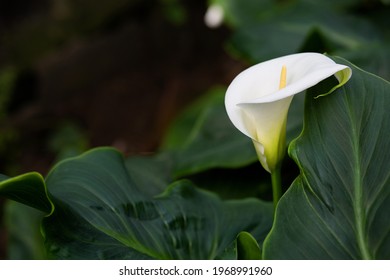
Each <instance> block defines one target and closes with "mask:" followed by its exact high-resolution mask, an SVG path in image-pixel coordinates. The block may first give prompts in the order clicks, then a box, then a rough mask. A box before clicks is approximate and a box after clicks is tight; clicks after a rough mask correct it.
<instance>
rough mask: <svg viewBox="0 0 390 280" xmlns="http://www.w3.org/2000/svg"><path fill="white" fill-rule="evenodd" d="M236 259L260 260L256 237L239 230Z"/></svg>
mask: <svg viewBox="0 0 390 280" xmlns="http://www.w3.org/2000/svg"><path fill="white" fill-rule="evenodd" d="M237 259H238V260H261V250H260V247H259V244H257V241H256V239H255V238H254V237H253V236H252V235H251V234H250V233H248V232H240V234H239V235H238V236H237Z"/></svg>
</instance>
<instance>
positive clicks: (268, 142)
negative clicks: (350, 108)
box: [225, 53, 352, 173]
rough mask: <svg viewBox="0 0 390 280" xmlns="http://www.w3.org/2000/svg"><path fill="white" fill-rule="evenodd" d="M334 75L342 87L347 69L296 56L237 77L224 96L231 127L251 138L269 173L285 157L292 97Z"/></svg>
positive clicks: (328, 61)
mask: <svg viewBox="0 0 390 280" xmlns="http://www.w3.org/2000/svg"><path fill="white" fill-rule="evenodd" d="M332 75H335V76H336V78H337V80H338V81H339V84H338V85H337V86H336V87H335V88H333V89H331V90H330V91H329V93H330V92H332V91H333V90H334V89H336V88H338V87H340V86H342V85H344V84H345V83H346V82H347V81H348V80H349V78H350V77H351V75H352V71H351V69H350V68H349V67H348V66H345V65H340V64H337V63H335V62H334V61H333V60H332V59H330V58H329V57H327V56H325V55H322V54H319V53H299V54H293V55H288V56H283V57H279V58H276V59H272V60H269V61H266V62H263V63H259V64H257V65H254V66H252V67H250V68H248V69H246V70H245V71H243V72H242V73H240V74H239V75H238V76H237V77H236V78H235V79H234V80H233V81H232V83H231V84H230V86H229V87H228V89H227V92H226V96H225V106H226V110H227V114H228V116H229V118H230V120H231V121H232V123H233V124H234V125H235V126H236V127H237V128H238V129H239V130H240V131H241V132H242V133H244V134H245V135H247V136H248V137H250V138H252V140H253V143H254V145H255V148H256V152H257V154H258V157H259V160H260V162H261V164H262V166H263V167H264V168H265V169H266V170H267V171H268V172H270V173H272V172H273V171H274V170H275V169H276V168H277V166H278V165H279V163H280V161H281V160H282V158H283V157H284V153H285V145H286V144H285V138H286V123H287V113H288V109H289V107H290V103H291V101H292V98H293V96H294V95H295V94H297V93H300V92H302V91H304V90H306V89H308V88H310V87H312V86H314V85H316V84H317V83H319V82H320V81H322V80H324V79H326V78H328V77H330V76H332Z"/></svg>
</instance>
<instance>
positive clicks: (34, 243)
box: [4, 200, 47, 260]
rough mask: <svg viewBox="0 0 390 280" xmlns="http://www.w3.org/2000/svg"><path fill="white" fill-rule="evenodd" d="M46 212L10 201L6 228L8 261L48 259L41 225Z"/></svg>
mask: <svg viewBox="0 0 390 280" xmlns="http://www.w3.org/2000/svg"><path fill="white" fill-rule="evenodd" d="M44 215H45V214H44V212H41V211H39V210H36V209H34V208H32V207H29V206H26V205H24V204H21V203H18V202H15V201H13V200H8V201H7V203H6V205H5V213H4V217H5V222H4V223H5V226H6V229H7V232H8V236H9V238H8V259H10V260H42V259H46V258H47V256H46V250H45V247H44V242H43V236H42V234H41V232H40V223H41V221H42V218H43V217H44Z"/></svg>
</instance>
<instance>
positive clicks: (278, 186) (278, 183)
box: [271, 167, 282, 209]
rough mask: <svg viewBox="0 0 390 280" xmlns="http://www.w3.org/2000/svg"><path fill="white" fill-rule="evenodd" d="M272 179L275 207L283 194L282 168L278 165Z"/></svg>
mask: <svg viewBox="0 0 390 280" xmlns="http://www.w3.org/2000/svg"><path fill="white" fill-rule="evenodd" d="M271 181H272V197H273V201H274V209H276V205H278V202H279V199H280V197H281V196H282V177H281V168H280V167H277V168H275V170H273V171H272V173H271Z"/></svg>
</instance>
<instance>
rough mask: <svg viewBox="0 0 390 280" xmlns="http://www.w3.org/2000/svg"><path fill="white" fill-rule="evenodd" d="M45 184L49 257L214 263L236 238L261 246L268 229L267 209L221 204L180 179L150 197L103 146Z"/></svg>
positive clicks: (247, 203)
mask: <svg viewBox="0 0 390 280" xmlns="http://www.w3.org/2000/svg"><path fill="white" fill-rule="evenodd" d="M149 177H153V174H152V173H150V174H149ZM46 183H47V187H48V190H49V193H50V195H51V197H52V198H53V202H54V203H55V205H56V211H55V212H54V214H53V215H52V216H50V217H49V218H47V219H46V220H45V222H44V225H45V226H44V229H45V235H46V240H47V246H48V249H49V252H50V254H51V255H53V257H59V258H92V259H96V258H123V256H126V257H127V258H154V259H214V258H221V257H222V256H223V255H224V254H225V251H226V250H227V248H229V247H230V246H231V245H232V244H233V242H234V240H235V237H236V236H237V234H238V233H239V232H241V231H248V232H250V233H251V234H252V235H253V236H255V237H256V240H257V241H259V242H260V243H262V240H263V239H264V237H265V235H266V234H267V232H268V231H269V229H270V226H271V223H272V206H271V205H270V203H264V202H261V201H259V200H257V199H245V200H236V201H222V200H221V199H219V198H218V197H217V196H216V195H214V194H212V193H210V192H206V191H202V190H200V189H198V188H196V187H195V186H194V185H193V184H192V183H191V182H189V181H187V180H182V181H178V182H175V183H173V184H171V185H170V186H169V187H168V189H167V190H166V191H164V192H163V193H161V194H159V195H154V196H151V195H150V193H148V191H147V188H148V181H147V180H139V179H138V180H134V179H133V178H132V175H131V174H130V173H129V172H128V170H127V169H126V165H125V162H124V159H123V158H122V155H121V154H120V153H118V152H117V151H116V150H114V149H110V148H100V149H95V150H92V151H90V152H87V153H85V154H83V155H82V156H80V157H77V158H73V159H69V160H65V161H62V162H61V163H59V164H58V165H57V166H55V167H54V168H53V170H52V171H51V172H50V174H49V175H48V177H47V180H46ZM83 256H84V257H83Z"/></svg>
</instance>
